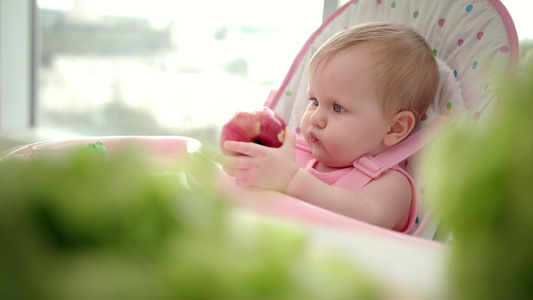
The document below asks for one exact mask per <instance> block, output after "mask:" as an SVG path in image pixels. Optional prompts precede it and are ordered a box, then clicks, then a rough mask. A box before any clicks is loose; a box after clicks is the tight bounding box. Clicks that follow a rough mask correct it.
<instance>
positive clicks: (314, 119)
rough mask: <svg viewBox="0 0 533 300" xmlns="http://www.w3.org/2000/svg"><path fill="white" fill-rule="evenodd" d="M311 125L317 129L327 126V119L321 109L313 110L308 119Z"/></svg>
mask: <svg viewBox="0 0 533 300" xmlns="http://www.w3.org/2000/svg"><path fill="white" fill-rule="evenodd" d="M310 121H311V124H313V125H314V126H316V127H318V128H324V127H326V125H327V123H328V122H327V118H326V116H325V115H324V113H323V112H322V110H321V109H317V110H315V111H314V112H313V113H312V114H311V117H310Z"/></svg>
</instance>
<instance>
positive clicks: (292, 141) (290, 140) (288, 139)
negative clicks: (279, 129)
mask: <svg viewBox="0 0 533 300" xmlns="http://www.w3.org/2000/svg"><path fill="white" fill-rule="evenodd" d="M295 146H296V134H295V133H294V132H293V131H292V130H290V129H289V127H288V126H287V127H286V128H285V139H284V140H283V145H282V147H284V148H291V149H294V147H295Z"/></svg>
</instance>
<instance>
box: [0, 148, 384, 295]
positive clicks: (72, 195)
mask: <svg viewBox="0 0 533 300" xmlns="http://www.w3.org/2000/svg"><path fill="white" fill-rule="evenodd" d="M141 156H142V154H139V153H132V152H125V153H123V154H118V155H117V154H116V155H110V156H109V157H108V158H107V159H105V160H101V159H93V158H91V157H88V156H84V155H79V156H78V155H76V156H74V157H71V159H66V160H60V159H46V158H43V159H41V160H35V161H7V162H2V163H0V299H32V300H38V299H46V300H48V299H50V300H52V299H53V300H61V299H65V300H71V299H77V300H83V299H91V300H92V299H355V298H359V299H375V298H376V297H377V296H376V295H377V294H376V290H375V289H374V287H373V285H372V284H371V283H370V282H369V281H368V279H367V278H365V277H364V276H363V274H362V273H360V272H359V271H358V270H356V269H355V268H354V267H353V264H351V263H347V262H346V261H345V260H343V259H342V258H340V257H335V256H333V255H332V256H326V255H316V253H314V254H313V253H312V252H311V251H307V247H306V237H305V230H304V229H303V228H301V227H299V226H296V225H294V224H289V223H283V222H271V221H266V220H264V221H256V222H243V221H242V220H241V219H242V218H238V217H237V215H236V214H235V212H234V210H232V209H231V207H229V206H228V205H227V202H225V201H224V199H221V198H220V197H219V196H218V195H217V192H216V189H215V188H214V187H213V186H210V185H209V184H208V183H209V182H214V179H213V176H215V174H214V171H213V170H212V169H210V168H209V167H207V166H208V164H205V163H201V162H198V161H195V160H188V161H183V162H182V163H181V164H180V165H181V166H182V168H181V169H179V170H175V172H166V173H154V172H153V169H152V168H150V166H149V164H147V163H146V160H145V159H142V157H141ZM184 174H185V176H183V175H184ZM183 177H185V178H186V179H187V178H188V179H189V181H187V180H185V181H184V180H180V178H181V179H183ZM198 182H201V183H202V184H198ZM239 220H241V221H239Z"/></svg>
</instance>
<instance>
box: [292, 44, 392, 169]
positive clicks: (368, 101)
mask: <svg viewBox="0 0 533 300" xmlns="http://www.w3.org/2000/svg"><path fill="white" fill-rule="evenodd" d="M369 47H371V46H369V45H359V46H357V47H355V48H351V49H348V50H344V51H342V52H340V53H339V54H337V55H335V56H334V57H332V58H331V59H330V60H329V61H326V62H323V63H320V64H319V65H318V66H317V67H316V69H315V70H312V71H311V72H310V74H309V86H308V93H309V99H310V101H309V105H308V106H307V109H306V112H305V114H304V116H303V117H302V121H301V128H302V135H303V136H304V138H305V139H306V141H307V143H308V144H309V145H310V146H311V147H312V149H313V155H314V157H315V158H316V159H317V160H318V162H319V164H320V165H321V166H322V167H329V168H343V167H348V166H351V165H352V164H353V162H354V161H355V160H356V159H357V158H358V157H360V156H363V155H365V154H370V155H377V154H379V153H381V152H383V151H384V150H385V149H386V148H387V147H386V146H385V145H384V144H383V139H384V137H385V135H386V134H387V132H388V131H389V129H390V127H391V125H392V119H391V117H389V116H387V115H386V114H385V113H384V111H383V107H382V105H381V104H380V102H379V100H378V93H377V88H378V87H379V83H378V82H373V81H374V80H373V78H374V76H372V74H373V73H372V72H373V65H374V59H373V57H372V54H371V51H370V50H371V48H369ZM317 167H318V166H317ZM326 169H327V168H326Z"/></svg>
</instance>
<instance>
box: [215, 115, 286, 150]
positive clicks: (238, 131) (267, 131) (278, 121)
mask: <svg viewBox="0 0 533 300" xmlns="http://www.w3.org/2000/svg"><path fill="white" fill-rule="evenodd" d="M286 126H287V125H286V124H285V121H283V119H282V118H281V117H280V116H279V115H278V114H277V113H275V112H274V111H273V110H271V109H270V108H267V107H264V108H263V109H260V110H254V111H249V112H238V113H236V114H234V115H233V117H232V118H231V119H230V120H229V121H228V122H227V123H226V124H225V125H224V126H223V127H222V131H221V133H220V139H219V145H220V150H221V152H222V153H225V154H234V155H235V154H236V153H230V151H228V150H225V149H224V142H225V141H238V142H253V143H257V144H260V145H264V146H268V147H274V148H278V147H280V146H281V145H282V144H283V139H284V137H285V127H286Z"/></svg>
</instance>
